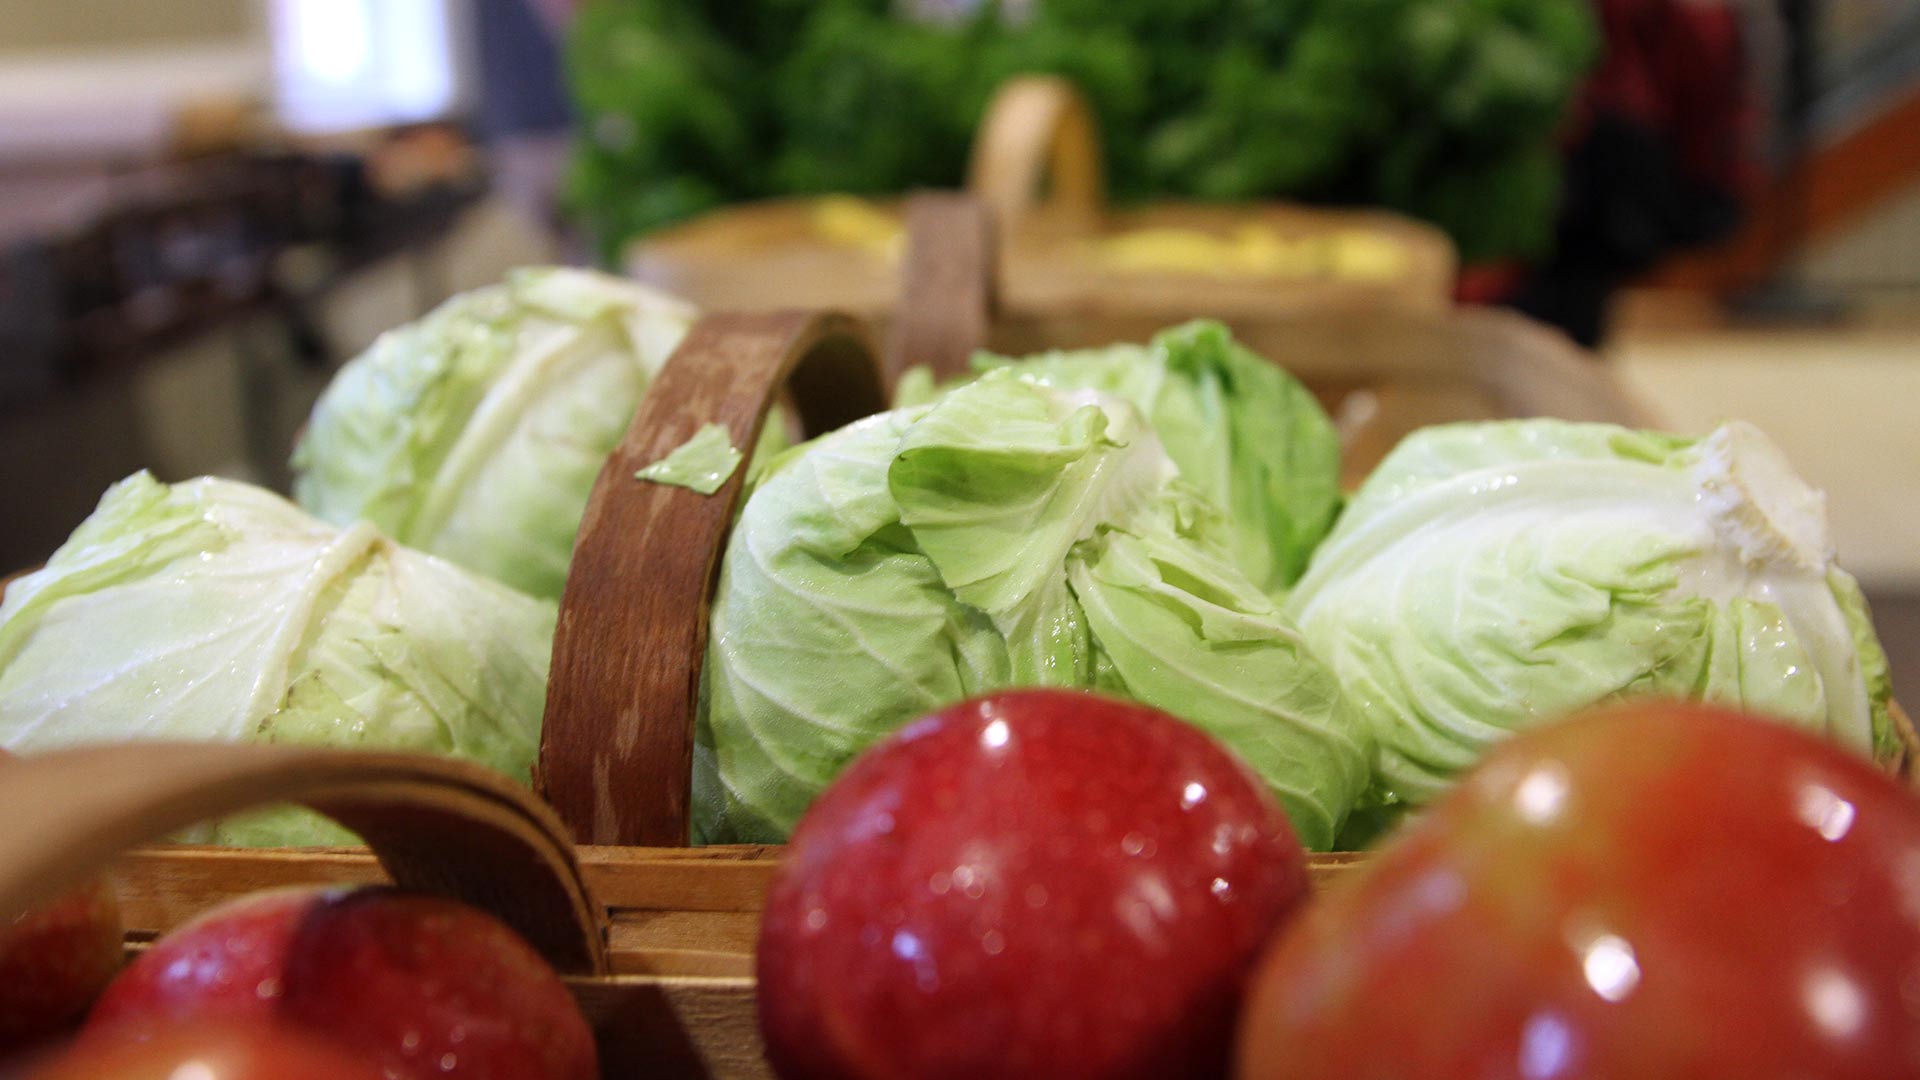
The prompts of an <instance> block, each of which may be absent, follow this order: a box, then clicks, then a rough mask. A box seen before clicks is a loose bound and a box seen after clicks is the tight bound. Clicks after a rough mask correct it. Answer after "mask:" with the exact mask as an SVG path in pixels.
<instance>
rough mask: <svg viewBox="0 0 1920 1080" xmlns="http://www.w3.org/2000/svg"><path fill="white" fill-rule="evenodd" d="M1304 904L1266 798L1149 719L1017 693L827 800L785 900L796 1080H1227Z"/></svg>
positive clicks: (771, 1026)
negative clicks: (1261, 983)
mask: <svg viewBox="0 0 1920 1080" xmlns="http://www.w3.org/2000/svg"><path fill="white" fill-rule="evenodd" d="M1306 890H1307V879H1306V866H1305V859H1304V857H1303V855H1302V853H1301V850H1300V845H1299V843H1298V842H1297V841H1296V840H1295V838H1294V834H1293V830H1292V828H1291V827H1290V826H1289V825H1288V823H1287V819H1286V816H1285V814H1284V813H1283V812H1282V811H1281V809H1280V806H1279V805H1278V803H1277V802H1276V801H1275V800H1274V798H1273V797H1272V795H1271V794H1270V793H1269V792H1268V790H1267V789H1266V787H1265V785H1264V784H1262V783H1261V782H1260V780H1259V779H1258V778H1256V777H1255V776H1254V775H1253V774H1252V773H1251V772H1249V771H1248V770H1247V769H1246V768H1245V767H1244V766H1242V765H1241V764H1240V763H1239V762H1238V761H1237V760H1236V759H1235V758H1233V757H1232V756H1231V755H1229V754H1228V753H1227V752H1226V751H1225V750H1223V749H1221V747H1220V746H1219V745H1218V744H1216V743H1214V742H1213V741H1212V740H1211V739H1209V738H1208V737H1207V736H1206V735H1204V734H1202V733H1201V732H1199V731H1198V730H1196V729H1194V728H1192V727H1189V726H1187V725H1186V724H1183V723H1181V722H1180V721H1178V720H1175V719H1173V718H1172V717H1170V716H1168V715H1166V714H1165V713H1161V712H1158V711H1156V710H1153V709H1148V708H1145V707H1143V706H1139V705H1134V704H1127V703H1123V702H1119V701H1114V700H1111V699H1107V698H1102V697H1098V696H1095V695H1091V694H1081V693H1071V692H1066V691H1039V690H1036V691H1018V692H1011V693H1004V694H997V695H994V696H991V697H986V698H981V699H978V700H975V701H969V702H966V703H964V704H961V705H956V706H954V707H953V708H950V709H947V710H946V711H944V712H941V713H937V714H935V715H933V716H931V717H928V718H926V719H924V720H921V721H919V722H917V723H915V724H912V725H911V726H909V727H907V728H905V729H904V730H902V731H901V732H899V733H898V734H896V735H895V736H893V737H892V738H890V739H888V740H887V741H885V742H883V743H881V744H880V745H878V746H877V747H875V748H873V749H872V750H870V751H869V752H868V753H867V754H865V755H864V756H863V757H861V758H860V759H859V760H858V761H856V762H855V763H854V764H853V765H852V766H851V767H850V768H849V769H847V771H846V772H845V773H844V775H842V776H841V777H840V778H839V780H838V781H836V782H835V783H834V784H833V786H832V787H830V788H829V789H828V790H827V791H826V792H825V793H824V794H822V795H821V796H820V798H819V799H818V800H817V801H816V802H815V803H814V805H813V806H812V808H811V809H810V810H809V811H808V812H807V814H806V817H805V818H804V819H803V820H802V821H801V823H800V826H799V828H798V829H797V830H796V831H795V833H794V835H793V842H792V845H791V847H790V849H789V850H788V852H787V858H786V861H785V862H784V863H783V865H782V867H781V869H780V872H779V873H778V875H777V876H776V878H775V880H774V883H773V886H772V890H771V892H770V894H769V896H768V897H767V906H766V911H765V915H764V921H763V923H762V925H761V933H760V948H759V958H758V967H759V976H760V993H759V1001H760V1023H761V1028H762V1031H763V1032H764V1034H765V1036H766V1044H767V1054H768V1058H769V1060H770V1061H771V1062H772V1064H773V1066H774V1069H775V1071H776V1072H777V1073H778V1074H779V1075H781V1076H782V1077H786V1078H788V1080H807V1078H827V1077H833V1078H838V1080H882V1078H901V1080H905V1078H913V1080H939V1078H943V1077H969V1078H975V1077H988V1076H991V1077H996V1078H1000V1080H1020V1078H1024V1077H1046V1078H1050V1080H1076V1078H1096V1077H1097V1078H1102V1080H1104V1078H1118V1077H1155V1078H1175V1077H1186V1076H1218V1075H1220V1074H1221V1073H1222V1072H1223V1071H1224V1069H1225V1066H1226V1060H1227V1053H1228V1049H1229V1044H1230V1042H1231V1031H1232V1021H1233V1016H1234V1013H1235V1010H1236V1008H1237V1004H1238V1001H1239V997H1240V992H1241V988H1242V985H1243V983H1244V981H1245V979H1246V976H1247V974H1248V972H1249V970H1250V968H1251V965H1252V963H1253V961H1254V960H1255V958H1256V957H1257V956H1258V953H1259V948H1260V946H1261V943H1262V942H1264V941H1265V940H1266V938H1267V936H1268V934H1269V933H1270V932H1271V931H1272V930H1273V929H1274V927H1275V926H1277V925H1278V924H1279V923H1280V922H1281V921H1282V920H1283V919H1284V918H1285V917H1286V916H1287V915H1288V913H1289V912H1291V911H1292V910H1293V909H1294V907H1295V906H1296V905H1297V904H1299V903H1300V901H1301V900H1302V899H1303V898H1304V897H1305V895H1306Z"/></svg>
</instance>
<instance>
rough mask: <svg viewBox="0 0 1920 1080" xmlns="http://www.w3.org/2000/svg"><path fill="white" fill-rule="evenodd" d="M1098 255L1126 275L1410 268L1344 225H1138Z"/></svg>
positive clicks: (1386, 272)
mask: <svg viewBox="0 0 1920 1080" xmlns="http://www.w3.org/2000/svg"><path fill="white" fill-rule="evenodd" d="M1097 258H1098V259H1099V261H1100V262H1101V263H1103V264H1104V265H1105V266H1106V267H1107V268H1108V269H1111V270H1117V271H1120V272H1122V273H1143V274H1148V273H1173V274H1207V275H1212V276H1217V277H1273V278H1334V279H1339V280H1345V281H1389V280H1392V279H1394V278H1397V277H1400V276H1401V275H1403V274H1404V273H1406V270H1407V253H1406V251H1405V250H1404V249H1403V248H1402V247H1401V246H1400V245H1399V244H1398V243H1397V242H1395V241H1393V240H1391V239H1389V238H1387V237H1384V236H1381V235H1379V234H1378V233H1372V232H1367V231H1364V230H1360V229H1344V230H1341V231H1338V232H1332V233H1318V234H1312V235H1295V236H1288V235H1284V234H1282V233H1280V232H1278V231H1276V230H1274V229H1272V228H1270V227H1268V226H1265V225H1242V226H1240V227H1239V228H1237V229H1235V230H1234V231H1233V233H1232V234H1231V235H1229V236H1219V235H1216V234H1213V233H1208V232H1202V231H1201V230H1199V229H1171V228H1158V229H1135V230H1132V231H1129V232H1125V233H1121V234H1120V235H1118V236H1115V237H1112V238H1111V239H1108V240H1105V241H1102V242H1101V243H1100V245H1099V251H1098V256H1097Z"/></svg>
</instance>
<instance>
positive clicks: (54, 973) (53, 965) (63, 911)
mask: <svg viewBox="0 0 1920 1080" xmlns="http://www.w3.org/2000/svg"><path fill="white" fill-rule="evenodd" d="M13 760H14V758H13V756H12V755H11V754H8V753H6V752H5V751H0V768H3V767H4V765H5V763H6V762H10V761H13ZM125 956H126V952H125V945H124V944H123V943H122V939H121V927H120V906H119V903H118V902H117V901H116V900H115V898H114V893H113V885H112V883H111V882H109V881H108V880H107V879H105V878H96V879H94V880H93V881H91V882H88V883H87V884H85V885H82V886H80V887H79V888H77V889H74V890H72V891H71V892H68V893H65V894H64V895H62V896H60V897H58V898H56V899H55V900H53V901H51V902H49V903H47V904H44V905H42V906H40V907H37V908H35V909H33V910H32V911H29V912H27V913H26V914H24V915H21V916H19V917H18V918H16V919H14V920H13V921H12V922H11V923H8V924H0V1056H5V1055H9V1054H12V1053H15V1052H17V1051H19V1050H20V1049H22V1048H24V1047H27V1046H31V1045H33V1044H34V1043H37V1042H40V1041H42V1040H45V1039H47V1038H49V1037H51V1036H54V1035H58V1034H60V1033H61V1032H63V1031H65V1030H66V1029H68V1028H70V1027H71V1026H72V1025H73V1024H75V1023H77V1022H78V1021H79V1020H80V1018H81V1017H82V1016H85V1015H86V1012H87V1006H88V1005H90V1004H92V1002H93V999H94V998H95V997H96V996H97V995H98V994H99V993H100V989H101V987H104V986H106V985H107V983H109V982H110V981H112V979H113V977H114V975H115V973H117V972H118V971H119V970H120V965H121V963H122V962H123V961H124V959H125Z"/></svg>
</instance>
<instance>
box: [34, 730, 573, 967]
mask: <svg viewBox="0 0 1920 1080" xmlns="http://www.w3.org/2000/svg"><path fill="white" fill-rule="evenodd" d="M281 803H298V804H301V805H304V806H308V807H311V808H312V809H314V810H317V811H319V812H320V813H322V814H325V815H326V816H327V817H330V818H332V819H334V820H335V821H338V822H339V823H340V824H342V825H344V826H346V827H347V828H349V829H352V830H353V831H354V832H356V833H358V834H360V836H361V837H362V838H364V839H365V840H366V841H367V844H368V846H370V847H371V848H372V849H373V852H374V854H375V855H376V856H378V857H379V859H380V863H381V865H382V866H383V867H384V868H385V869H386V871H387V873H388V875H389V876H391V877H392V878H393V880H394V881H395V882H396V883H398V884H399V885H401V886H403V887H406V888H413V889H422V890H427V891H431V892H435V893H440V894H443V895H446V896H451V897H453V898H455V899H458V900H463V901H465V902H467V903H470V904H473V905H474V906H476V907H479V908H482V909H484V910H486V911H489V912H491V913H493V914H494V915H495V916H497V917H499V918H500V919H501V920H502V921H503V922H505V923H506V924H507V925H509V926H511V927H513V928H514V929H515V930H516V931H518V932H519V933H520V934H521V936H523V937H525V938H526V939H527V941H528V942H530V943H531V944H532V945H533V946H534V947H535V948H536V949H538V950H539V951H540V953H541V955H543V956H545V957H546V958H547V960H548V961H549V962H550V963H552V964H553V965H554V966H555V967H556V968H558V969H560V970H562V971H565V972H570V973H578V974H600V973H605V972H606V971H607V970H608V960H607V940H606V937H607V918H606V912H605V910H604V909H603V908H601V907H600V905H599V904H598V903H596V902H595V901H594V899H593V897H592V895H591V894H590V893H589V892H588V889H587V886H586V883H585V882H584V881H583V880H582V878H581V876H580V868H579V864H578V863H577V862H576V861H575V858H574V851H573V847H572V845H571V844H570V843H569V842H568V840H567V836H566V832H565V829H564V827H563V826H562V825H561V823H560V821H559V819H558V818H556V817H555V816H554V815H553V813H552V811H550V810H549V809H548V808H547V807H545V806H543V805H541V803H540V802H539V800H537V799H536V798H534V796H533V794H532V793H531V792H529V791H527V790H526V789H525V788H522V787H521V786H519V785H517V784H515V783H513V782H512V781H511V780H508V779H507V778H506V777H504V776H501V775H499V774H498V773H495V772H492V771H490V770H487V769H483V768H481V767H479V766H477V765H473V764H470V763H467V762H463V761H457V760H453V759H449V758H441V757H429V756H425V755H415V754H387V753H379V754H363V753H354V752H350V751H342V750H317V749H307V748H301V747H289V746H232V745H218V744H206V743H133V744H120V745H115V746H101V747H91V748H85V749H77V750H64V751H59V752H56V753H51V754H44V755H38V756H34V757H27V758H22V759H20V760H18V761H13V762H9V763H8V764H6V765H5V766H3V767H0V822H5V828H3V829H0V918H6V917H10V916H12V915H16V914H18V913H19V912H21V911H24V910H26V909H27V908H28V907H29V906H30V905H32V904H34V903H37V902H39V901H41V900H43V899H45V898H47V897H49V896H51V895H54V894H55V893H57V892H58V891H60V890H61V889H63V888H65V887H68V886H70V885H72V884H74V883H76V882H78V881H81V880H84V879H85V878H86V877H87V876H88V875H90V874H93V873H96V872H98V871H99V870H100V869H101V868H103V867H105V866H107V865H108V864H109V863H110V862H111V861H112V859H113V858H114V857H115V856H117V855H119V854H120V853H122V852H124V851H127V850H128V849H130V848H133V847H136V846H138V845H140V844H143V843H149V842H152V841H155V840H159V839H162V838H164V837H166V836H168V835H171V834H173V833H176V832H178V831H179V830H181V829H183V828H186V827H187V826H190V825H194V824H197V823H199V822H202V821H206V820H208V819H211V818H217V817H222V816H225V815H228V814H233V813H238V812H240V811H244V810H251V809H257V808H260V807H263V806H269V805H276V804H281Z"/></svg>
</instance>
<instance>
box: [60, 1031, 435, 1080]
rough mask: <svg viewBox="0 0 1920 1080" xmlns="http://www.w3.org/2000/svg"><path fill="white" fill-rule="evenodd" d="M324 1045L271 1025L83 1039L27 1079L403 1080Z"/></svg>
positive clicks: (371, 1064) (312, 1037)
mask: <svg viewBox="0 0 1920 1080" xmlns="http://www.w3.org/2000/svg"><path fill="white" fill-rule="evenodd" d="M408 1077H409V1074H405V1073H393V1072H388V1071H385V1070H382V1069H381V1068H380V1067H379V1066H378V1065H375V1064H374V1063H373V1062H371V1061H368V1060H366V1059H365V1058H360V1057H355V1056H354V1055H353V1054H351V1053H349V1052H348V1051H346V1050H344V1049H342V1048H340V1047H337V1046H335V1045H333V1044H332V1043H330V1042H327V1041H325V1040H323V1039H318V1038H315V1037H314V1036H311V1035H305V1034H302V1033H300V1032H298V1031H293V1030H290V1029H288V1028H285V1027H279V1026H275V1025H271V1024H268V1025H251V1026H250V1025H221V1026H213V1027H207V1026H194V1027H186V1028H176V1029H173V1030H169V1031H164V1032H160V1033H158V1034H156V1035H155V1036H154V1037H153V1038H152V1039H142V1040H128V1041H117V1040H113V1039H105V1040H100V1041H89V1042H86V1043H83V1044H81V1045H80V1046H77V1047H75V1048H74V1049H73V1050H71V1051H69V1052H67V1053H66V1054H63V1055H60V1056H59V1057H56V1058H53V1059H52V1060H51V1061H49V1062H47V1063H46V1064H44V1065H42V1066H41V1067H40V1068H38V1069H36V1070H34V1071H33V1072H32V1073H29V1074H28V1076H27V1080H408Z"/></svg>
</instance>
